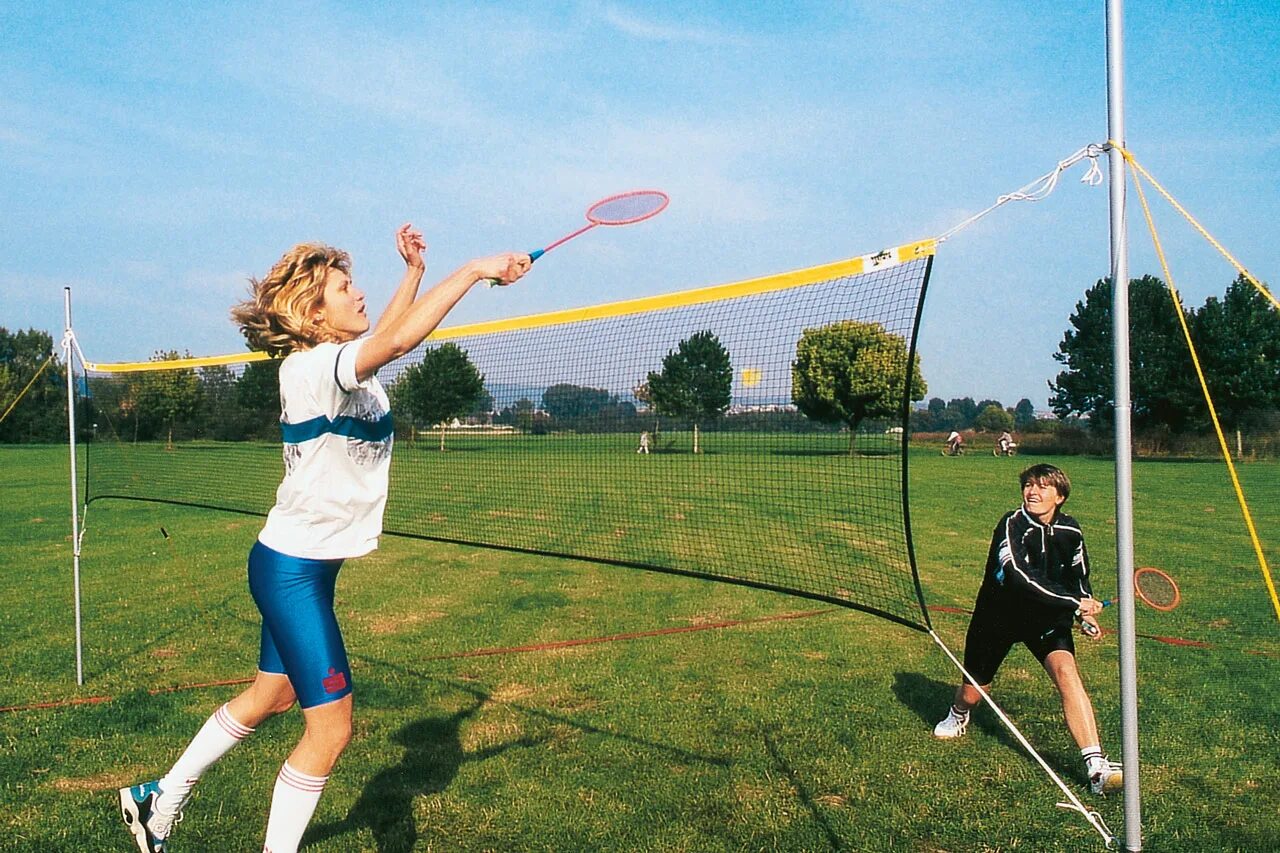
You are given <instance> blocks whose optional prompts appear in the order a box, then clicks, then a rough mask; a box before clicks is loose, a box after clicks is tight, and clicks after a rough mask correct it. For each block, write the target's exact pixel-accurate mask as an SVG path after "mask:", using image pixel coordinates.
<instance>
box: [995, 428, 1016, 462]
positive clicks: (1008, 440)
mask: <svg viewBox="0 0 1280 853" xmlns="http://www.w3.org/2000/svg"><path fill="white" fill-rule="evenodd" d="M1017 448H1018V443H1017V442H1016V441H1014V440H1013V435H1012V434H1010V432H1009V431H1008V430H1005V431H1004V432H1002V433H1000V437H999V438H998V439H996V456H1012V455H1013V454H1014V453H1016V452H1017Z"/></svg>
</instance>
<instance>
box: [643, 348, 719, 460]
mask: <svg viewBox="0 0 1280 853" xmlns="http://www.w3.org/2000/svg"><path fill="white" fill-rule="evenodd" d="M647 382H648V385H649V394H650V396H651V398H652V402H653V408H654V410H655V411H657V412H658V413H659V414H662V415H667V416H669V417H674V418H681V419H684V420H687V421H690V422H691V423H692V424H693V452H694V453H701V452H702V450H701V448H700V447H699V446H698V424H699V422H701V421H704V420H708V419H710V418H715V417H719V416H720V415H722V414H724V411H725V409H727V408H729V402H730V400H731V394H732V390H733V364H732V363H731V361H730V359H729V351H728V350H726V349H725V348H724V345H723V344H721V343H720V339H719V338H718V337H716V336H715V334H714V333H713V332H711V330H709V329H708V330H706V331H702V332H695V333H694V334H692V335H690V336H689V337H687V338H685V339H684V340H683V341H681V342H680V343H679V344H678V345H677V346H676V348H675V349H674V350H672V351H670V352H668V353H667V354H666V356H665V357H664V358H663V359H662V371H661V372H660V373H650V374H649V378H648V380H647Z"/></svg>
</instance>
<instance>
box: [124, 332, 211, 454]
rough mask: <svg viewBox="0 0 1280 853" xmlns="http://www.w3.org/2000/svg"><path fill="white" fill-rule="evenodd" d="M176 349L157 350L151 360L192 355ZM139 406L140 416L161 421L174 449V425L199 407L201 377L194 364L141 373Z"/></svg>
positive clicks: (175, 358)
mask: <svg viewBox="0 0 1280 853" xmlns="http://www.w3.org/2000/svg"><path fill="white" fill-rule="evenodd" d="M190 357H191V353H186V354H185V355H180V354H179V353H178V352H177V351H176V350H169V351H167V352H166V351H163V350H157V351H156V352H155V353H154V354H153V355H152V356H151V361H177V360H178V359H180V358H190ZM136 406H137V409H138V413H139V415H143V414H144V413H145V416H147V417H150V418H153V419H155V420H157V421H159V422H160V423H161V424H162V425H163V426H164V427H166V429H167V433H166V435H167V438H166V440H165V447H166V448H167V449H169V450H172V449H173V428H174V426H175V425H176V424H177V423H178V422H179V421H186V420H189V419H190V418H191V417H192V416H194V415H195V414H196V413H197V412H198V411H199V409H200V378H199V377H198V376H197V375H196V371H195V369H194V368H191V367H178V368H164V369H161V370H149V371H147V372H145V373H141V374H139V376H138V380H137V394H136Z"/></svg>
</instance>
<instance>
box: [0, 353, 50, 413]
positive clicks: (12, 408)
mask: <svg viewBox="0 0 1280 853" xmlns="http://www.w3.org/2000/svg"><path fill="white" fill-rule="evenodd" d="M51 361H53V355H52V354H51V355H50V356H49V357H48V358H46V359H45V360H44V364H42V365H40V369H39V370H37V371H36V375H35V376H32V377H31V381H30V382H28V383H27V387H26V388H23V389H22V391H21V392H19V393H18V396H17V397H14V398H13V402H12V403H10V404H9V408H7V409H5V410H4V414H3V415H0V423H3V422H4V419H5V418H7V417H9V413H10V412H12V411H13V410H14V407H15V406H17V405H18V402H19V401H20V400H21V399H22V398H23V397H24V396H26V393H27V392H28V391H30V390H31V386H32V385H35V384H36V380H37V379H39V378H40V374H41V373H44V369H45V368H46V367H48V366H49V362H51Z"/></svg>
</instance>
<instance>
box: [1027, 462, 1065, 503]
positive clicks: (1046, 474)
mask: <svg viewBox="0 0 1280 853" xmlns="http://www.w3.org/2000/svg"><path fill="white" fill-rule="evenodd" d="M1033 481H1034V482H1036V483H1039V484H1040V485H1042V486H1053V487H1054V488H1055V489H1057V490H1058V494H1060V495H1062V500H1063V501H1066V499H1067V498H1069V497H1071V478H1070V477H1068V476H1067V472H1066V471H1063V470H1062V469H1061V468H1059V467H1058V466H1057V465H1049V464H1047V463H1045V462H1041V463H1040V464H1038V465H1032V466H1031V467H1030V468H1028V469H1026V470H1025V471H1023V472H1022V473H1021V474H1020V475H1018V482H1019V484H1020V485H1021V486H1022V488H1024V489H1025V488H1026V487H1027V483H1030V482H1033Z"/></svg>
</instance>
